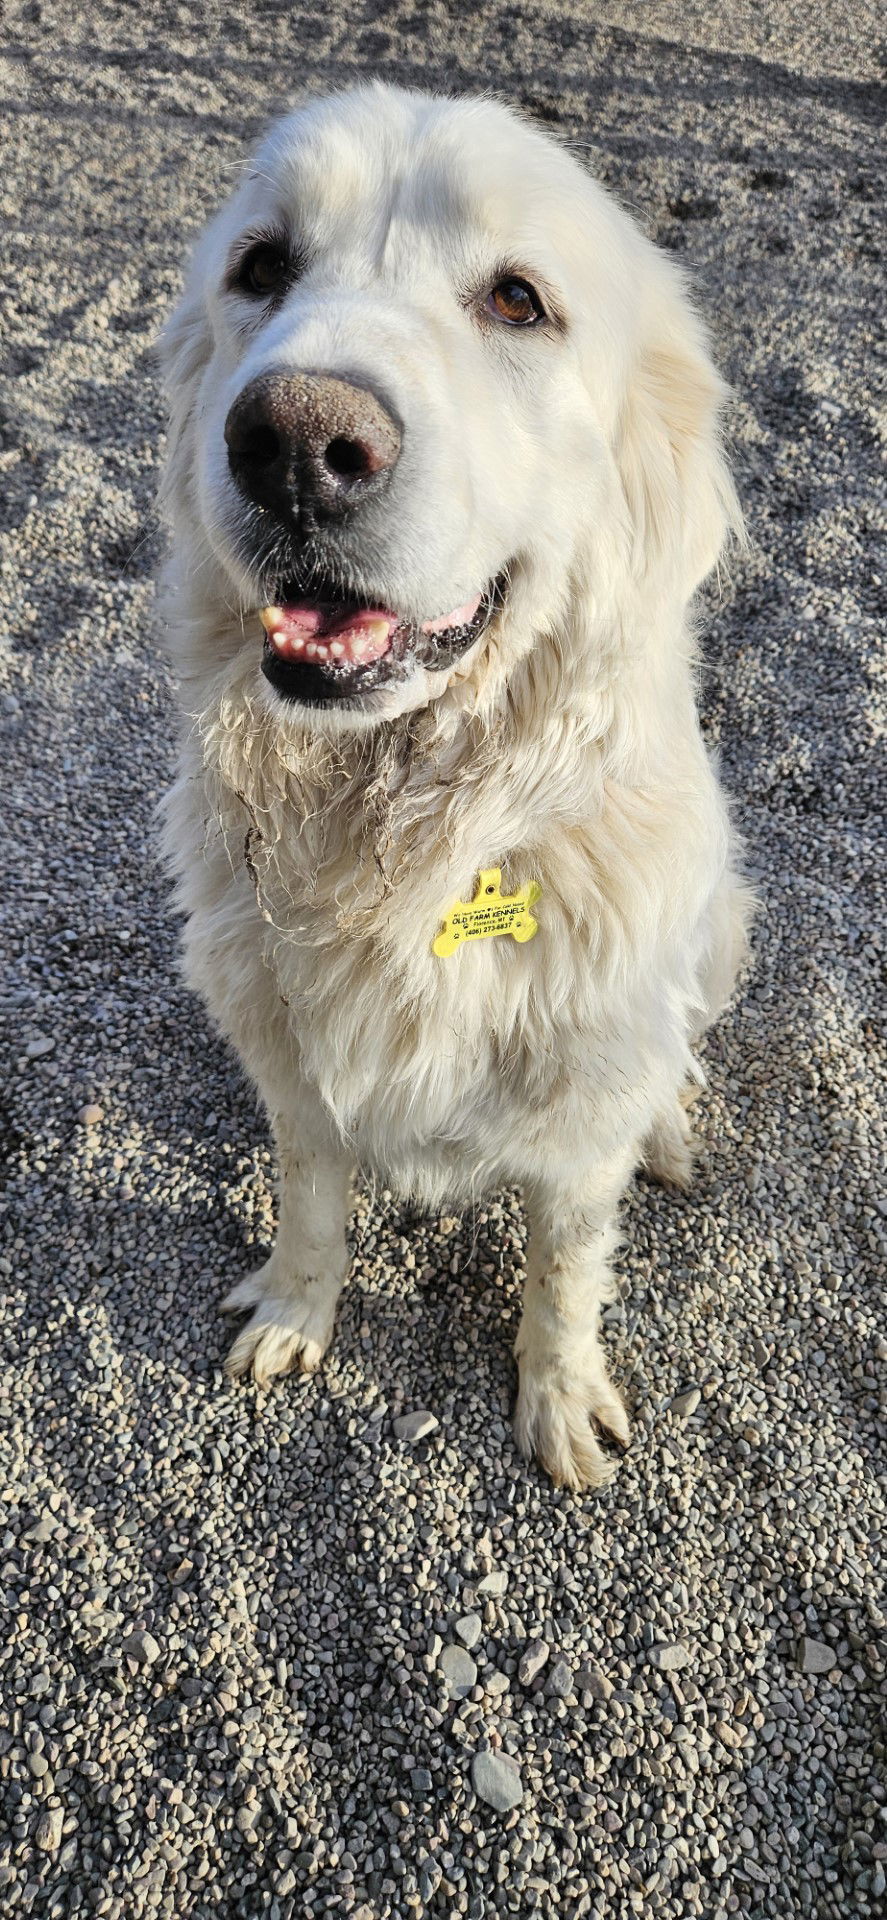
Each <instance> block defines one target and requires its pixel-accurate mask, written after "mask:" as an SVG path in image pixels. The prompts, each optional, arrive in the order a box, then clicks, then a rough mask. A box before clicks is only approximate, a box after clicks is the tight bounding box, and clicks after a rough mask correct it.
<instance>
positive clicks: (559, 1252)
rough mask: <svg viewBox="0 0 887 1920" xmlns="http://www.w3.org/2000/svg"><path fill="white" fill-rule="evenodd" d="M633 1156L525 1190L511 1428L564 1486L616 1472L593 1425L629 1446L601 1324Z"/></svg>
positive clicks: (611, 1285)
mask: <svg viewBox="0 0 887 1920" xmlns="http://www.w3.org/2000/svg"><path fill="white" fill-rule="evenodd" d="M636 1159H637V1154H636V1152H635V1151H634V1150H632V1151H627V1152H625V1153H621V1154H618V1155H616V1156H614V1157H613V1159H612V1160H609V1161H607V1162H605V1163H601V1164H599V1165H598V1166H596V1167H595V1168H593V1169H592V1170H591V1171H590V1172H589V1173H588V1174H587V1175H586V1176H585V1177H584V1178H583V1179H582V1180H581V1181H578V1182H576V1183H573V1184H571V1185H570V1186H568V1187H564V1186H561V1185H559V1184H558V1183H556V1182H554V1181H552V1182H550V1183H549V1182H544V1183H543V1182H539V1183H537V1184H536V1185H535V1186H534V1187H531V1188H529V1189H528V1190H527V1195H526V1198H527V1206H528V1211H529V1217H530V1244H529V1250H528V1254H527V1279H526V1285H525V1288H524V1305H523V1313H522V1315H521V1323H520V1328H519V1331H518V1336H517V1343H516V1346H515V1353H516V1355H517V1361H518V1368H519V1373H520V1386H519V1390H518V1398H517V1410H516V1413H515V1433H516V1435H517V1440H518V1444H519V1446H520V1447H521V1450H522V1451H523V1452H524V1453H525V1454H527V1456H530V1455H533V1454H535V1456H536V1458H537V1459H538V1460H539V1461H540V1462H541V1464H542V1466H544V1467H545V1468H546V1470H547V1472H548V1473H550V1474H551V1477H552V1479H553V1480H554V1481H556V1482H557V1484H558V1485H559V1486H565V1487H575V1488H579V1487H587V1486H601V1485H602V1484H603V1483H604V1481H605V1480H608V1479H609V1477H610V1475H611V1474H612V1472H613V1471H614V1465H615V1462H614V1461H613V1459H612V1456H611V1455H609V1454H608V1453H607V1452H606V1451H605V1449H604V1448H603V1447H602V1446H601V1444H600V1441H599V1439H598V1437H597V1433H596V1432H595V1428H597V1430H598V1432H600V1433H603V1434H606V1436H607V1437H608V1438H609V1439H614V1440H616V1441H617V1442H618V1443H619V1445H620V1446H623V1447H624V1446H627V1445H628V1420H627V1418H626V1415H625V1409H624V1407H623V1405H622V1401H621V1399H620V1397H619V1394H618V1393H617V1391H616V1388H615V1387H614V1386H613V1384H612V1382H611V1381H610V1379H609V1378H608V1375H607V1369H606V1366H605V1363H604V1356H603V1353H602V1351H601V1345H600V1339H599V1335H598V1323H599V1319H600V1310H601V1306H602V1305H604V1304H605V1303H606V1302H607V1301H608V1300H611V1299H612V1298H613V1296H614V1293H615V1283H614V1280H613V1276H612V1273H611V1270H610V1255H611V1253H612V1251H613V1247H614V1245H615V1241H616V1225H615V1213H616V1207H617V1204H618V1201H619V1197H620V1195H621V1193H622V1191H623V1188H624V1187H625V1185H626V1182H627V1181H628V1179H629V1177H630V1174H631V1172H632V1168H633V1167H634V1165H635V1162H636ZM592 1422H594V1426H592Z"/></svg>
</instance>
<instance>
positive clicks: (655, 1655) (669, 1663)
mask: <svg viewBox="0 0 887 1920" xmlns="http://www.w3.org/2000/svg"><path fill="white" fill-rule="evenodd" d="M692 1657H693V1656H692V1654H691V1653H690V1649H689V1647H685V1646H683V1645H682V1643H681V1641H679V1640H678V1641H675V1642H674V1643H673V1644H670V1645H661V1646H656V1647H651V1648H650V1659H651V1661H652V1663H653V1666H654V1667H658V1669H659V1672H660V1673H679V1672H680V1670H681V1668H682V1667H689V1666H690V1664H691V1662H692Z"/></svg>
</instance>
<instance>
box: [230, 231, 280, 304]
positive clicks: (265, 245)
mask: <svg viewBox="0 0 887 1920" xmlns="http://www.w3.org/2000/svg"><path fill="white" fill-rule="evenodd" d="M291 271H292V269H291V262H290V259H289V255H288V253H287V252H286V249H285V248H284V247H282V246H280V245H278V243H277V241H274V240H260V241H258V242H257V244H256V246H254V247H250V250H249V252H248V253H245V254H244V256H243V259H242V260H241V262H240V265H239V267H238V270H237V277H236V281H235V284H236V285H237V286H238V287H239V288H240V291H241V292H242V293H251V294H254V295H255V297H256V299H258V300H268V299H270V297H271V295H272V294H275V293H280V292H281V290H282V288H283V287H285V286H286V285H287V284H288V282H289V280H290V278H291Z"/></svg>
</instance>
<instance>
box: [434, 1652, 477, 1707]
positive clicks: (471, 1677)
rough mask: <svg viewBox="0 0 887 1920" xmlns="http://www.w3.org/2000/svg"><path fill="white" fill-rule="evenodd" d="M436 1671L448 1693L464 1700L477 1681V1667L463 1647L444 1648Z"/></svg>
mask: <svg viewBox="0 0 887 1920" xmlns="http://www.w3.org/2000/svg"><path fill="white" fill-rule="evenodd" d="M437 1665H438V1670H439V1672H440V1673H442V1674H443V1677H444V1679H445V1681H446V1683H447V1687H448V1688H449V1691H450V1693H452V1694H455V1695H456V1698H457V1699H459V1700H464V1699H465V1697H466V1695H467V1694H469V1693H470V1692H471V1689H472V1687H473V1686H474V1685H475V1683H476V1681H477V1667H476V1666H475V1664H474V1661H473V1660H472V1658H471V1655H470V1653H467V1652H466V1650H465V1648H464V1647H457V1646H453V1645H450V1646H448V1647H444V1650H443V1653H442V1654H441V1656H440V1659H439V1660H438V1663H437Z"/></svg>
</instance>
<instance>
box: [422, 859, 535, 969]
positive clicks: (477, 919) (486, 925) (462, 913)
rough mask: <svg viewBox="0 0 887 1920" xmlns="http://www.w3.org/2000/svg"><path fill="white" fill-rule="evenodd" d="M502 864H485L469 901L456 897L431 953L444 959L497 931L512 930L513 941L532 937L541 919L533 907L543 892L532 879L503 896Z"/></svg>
mask: <svg viewBox="0 0 887 1920" xmlns="http://www.w3.org/2000/svg"><path fill="white" fill-rule="evenodd" d="M501 879H502V869H501V867H485V868H484V869H483V871H482V872H481V874H480V877H479V879H478V883H477V892H476V894H475V896H474V899H473V900H470V901H468V902H466V901H464V900H457V901H456V904H455V906H454V907H451V908H450V911H449V913H448V914H447V916H446V919H445V920H444V923H443V926H442V927H441V930H440V932H439V934H438V936H437V939H436V940H435V941H434V942H433V945H432V949H431V951H432V953H436V954H438V955H439V957H440V959H441V960H446V959H448V957H449V955H450V954H451V953H456V952H457V950H458V948H459V947H461V946H462V945H463V943H464V942H465V941H466V940H489V939H491V938H492V936H493V935H494V934H496V933H510V934H511V937H512V939H513V940H518V941H520V942H521V943H523V942H524V941H525V940H532V938H533V935H534V933H535V932H536V931H537V928H538V922H537V921H536V920H534V919H533V915H532V913H531V912H530V908H531V907H533V906H535V904H536V901H537V900H538V899H539V896H540V894H541V892H542V888H541V887H540V886H539V884H538V881H536V880H530V881H528V883H527V885H526V886H525V887H519V888H518V890H517V893H509V894H505V895H503V893H502V890H501V885H500V882H501Z"/></svg>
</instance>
